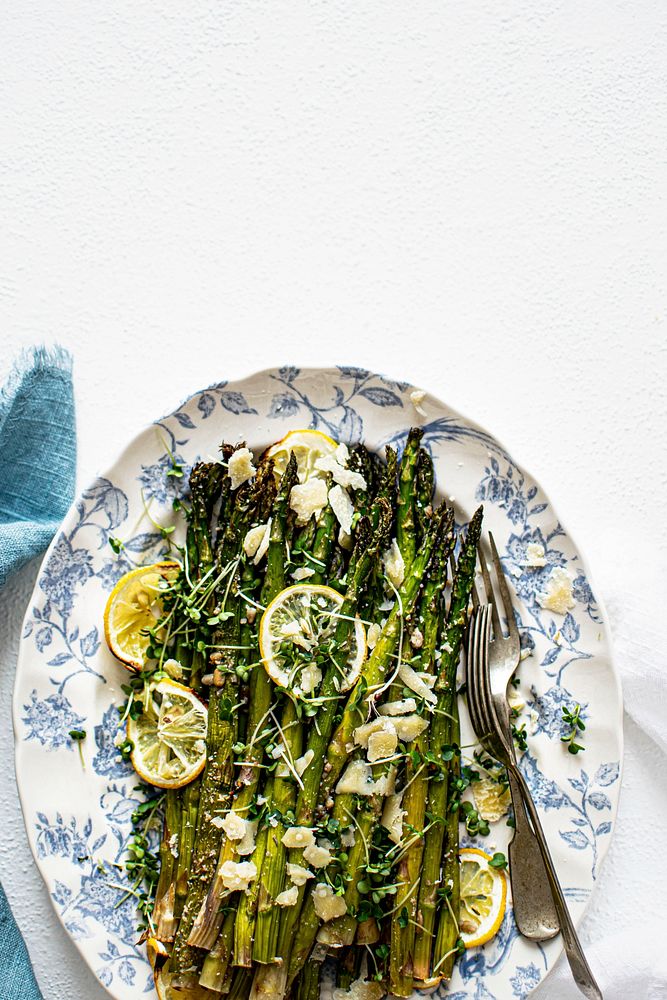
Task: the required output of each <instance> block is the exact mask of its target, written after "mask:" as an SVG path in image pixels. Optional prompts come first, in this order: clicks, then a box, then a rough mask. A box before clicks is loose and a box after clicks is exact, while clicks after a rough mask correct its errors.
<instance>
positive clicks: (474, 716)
mask: <svg viewBox="0 0 667 1000" xmlns="http://www.w3.org/2000/svg"><path fill="white" fill-rule="evenodd" d="M488 627H489V609H488V605H486V604H483V605H481V606H480V608H479V609H478V610H477V611H476V612H475V614H474V615H473V619H472V626H471V629H470V635H469V641H468V658H467V675H466V678H467V681H468V709H469V711H470V720H471V722H472V726H473V729H474V730H475V733H476V735H477V738H478V739H479V740H483V739H484V737H485V736H486V735H487V734H488V733H489V732H490V726H489V720H488V717H487V716H486V715H485V712H484V706H483V703H482V699H481V669H482V657H483V656H484V655H485V651H486V646H487V641H486V640H487V638H488Z"/></svg>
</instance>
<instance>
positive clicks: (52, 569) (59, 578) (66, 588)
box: [39, 534, 93, 618]
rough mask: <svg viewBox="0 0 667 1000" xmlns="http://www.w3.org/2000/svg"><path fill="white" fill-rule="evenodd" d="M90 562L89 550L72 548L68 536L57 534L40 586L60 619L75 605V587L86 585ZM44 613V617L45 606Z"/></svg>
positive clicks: (90, 567) (89, 573) (90, 570)
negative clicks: (59, 615) (60, 616)
mask: <svg viewBox="0 0 667 1000" xmlns="http://www.w3.org/2000/svg"><path fill="white" fill-rule="evenodd" d="M92 561H93V557H92V555H91V553H90V552H89V551H88V549H84V548H79V549H75V548H73V547H72V544H71V542H70V540H69V538H67V537H66V536H65V535H63V534H61V535H60V536H59V538H58V540H57V542H56V544H55V545H54V547H53V549H52V551H51V554H50V556H49V559H48V562H47V563H46V566H45V567H44V571H43V573H42V575H41V577H40V581H39V585H40V587H41V589H42V590H43V591H44V593H45V594H46V596H47V598H48V603H49V605H54V606H55V607H56V608H57V610H58V611H59V612H60V614H61V615H62V616H63V618H66V617H67V616H68V615H69V614H70V612H71V610H72V608H73V607H74V594H75V591H76V589H77V587H79V586H81V585H82V584H85V583H86V581H87V580H88V579H89V577H91V576H92V575H93V570H92V566H91V563H92ZM44 616H45V617H46V608H45V609H44Z"/></svg>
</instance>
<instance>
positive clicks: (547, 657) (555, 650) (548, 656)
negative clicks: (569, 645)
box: [540, 646, 560, 667]
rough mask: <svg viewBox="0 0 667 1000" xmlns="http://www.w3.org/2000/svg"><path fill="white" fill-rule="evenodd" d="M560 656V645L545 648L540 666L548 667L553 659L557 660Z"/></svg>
mask: <svg viewBox="0 0 667 1000" xmlns="http://www.w3.org/2000/svg"><path fill="white" fill-rule="evenodd" d="M559 656H560V646H553V647H552V649H549V650H547V652H546V653H545V654H544V657H543V659H542V663H541V664H540V666H542V667H550V666H551V664H552V663H553V662H554V660H557V659H558V657H559Z"/></svg>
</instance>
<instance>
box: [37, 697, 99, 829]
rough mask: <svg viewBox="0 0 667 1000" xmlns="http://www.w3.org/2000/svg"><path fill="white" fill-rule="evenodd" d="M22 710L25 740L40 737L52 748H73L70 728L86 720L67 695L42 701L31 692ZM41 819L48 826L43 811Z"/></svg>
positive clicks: (38, 738) (42, 741) (45, 744)
mask: <svg viewBox="0 0 667 1000" xmlns="http://www.w3.org/2000/svg"><path fill="white" fill-rule="evenodd" d="M23 711H24V712H25V715H24V716H23V722H24V724H25V726H26V730H27V731H26V739H27V740H39V742H40V743H41V744H42V746H45V747H47V748H48V749H49V750H58V749H59V748H60V747H64V746H66V747H68V748H69V749H71V748H72V741H71V740H70V738H69V731H70V729H80V728H81V726H82V725H83V724H84V722H85V719H84V718H83V716H81V715H78V714H77V713H76V712H75V711H74V709H73V708H72V706H71V704H70V702H69V700H68V699H67V698H66V697H65V695H64V694H52V695H49V697H48V698H45V699H44V700H43V701H40V699H39V698H38V697H37V691H32V692H31V695H30V701H29V702H28V704H27V705H24V706H23ZM40 821H41V822H42V823H43V824H44V825H45V826H48V825H49V821H48V820H47V818H46V816H44V815H43V814H40Z"/></svg>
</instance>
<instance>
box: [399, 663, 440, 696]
mask: <svg viewBox="0 0 667 1000" xmlns="http://www.w3.org/2000/svg"><path fill="white" fill-rule="evenodd" d="M398 676H399V677H400V678H401V680H402V681H403V683H404V684H405V686H406V687H408V688H410V690H411V691H414V693H415V694H416V695H419V697H420V698H423V699H424V701H427V702H428V703H429V705H437V703H438V698H437V695H435V694H434V693H433V691H431V689H430V687H429V685H428V684H427V683H426V682H425V681H424V679H423V678H422V677H420V676H419V674H418V673H417V671H416V670H413V669H412V667H411V666H410V664H409V663H401V665H400V667H399V669H398Z"/></svg>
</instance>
